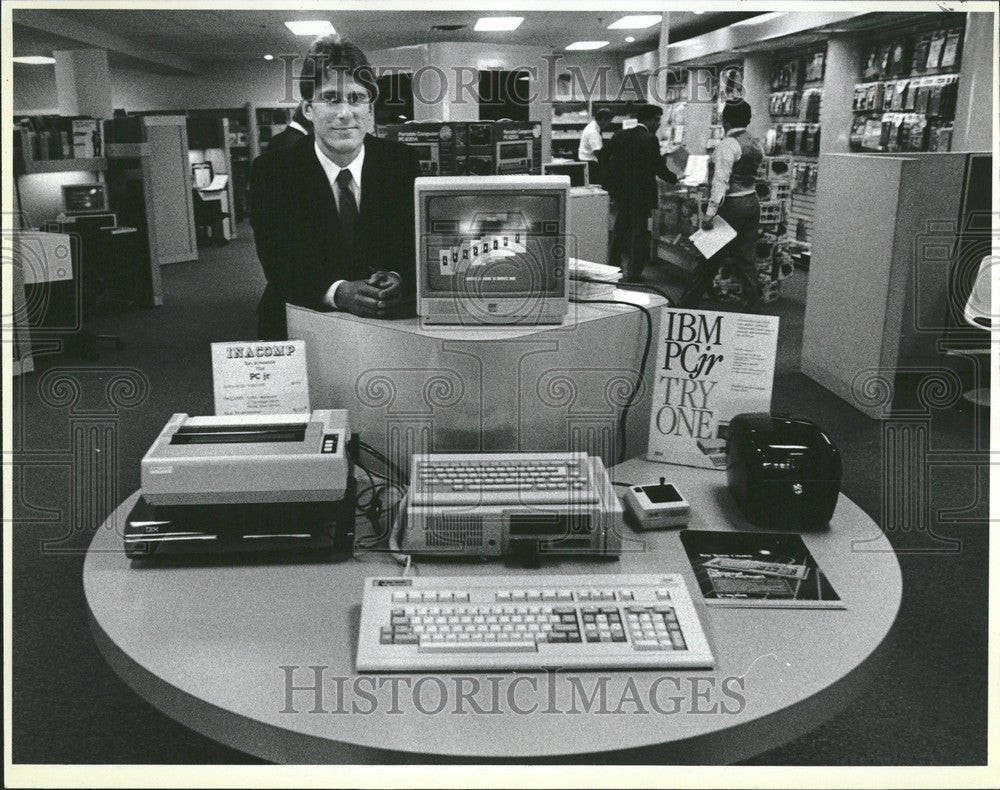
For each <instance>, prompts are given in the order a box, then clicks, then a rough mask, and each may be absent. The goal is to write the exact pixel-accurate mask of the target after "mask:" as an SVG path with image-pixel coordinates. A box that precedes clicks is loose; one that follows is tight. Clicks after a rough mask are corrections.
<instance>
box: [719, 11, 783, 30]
mask: <svg viewBox="0 0 1000 790" xmlns="http://www.w3.org/2000/svg"><path fill="white" fill-rule="evenodd" d="M779 16H782V12H781V11H772V12H771V13H770V14H760V15H759V16H752V17H750V18H749V19H741V20H740V21H739V22H733V24H732V25H731V27H736V26H737V25H759V24H760V23H761V22H768V21H770V20H772V19H777V18H778V17H779Z"/></svg>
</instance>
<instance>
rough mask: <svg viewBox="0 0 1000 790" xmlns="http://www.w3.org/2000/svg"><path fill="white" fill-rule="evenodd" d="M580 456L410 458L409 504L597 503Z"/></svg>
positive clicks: (587, 468) (594, 488)
mask: <svg viewBox="0 0 1000 790" xmlns="http://www.w3.org/2000/svg"><path fill="white" fill-rule="evenodd" d="M600 501H601V500H600V496H599V493H598V490H597V486H596V485H595V481H594V480H593V479H592V476H591V471H590V465H589V456H588V455H587V454H586V453H438V454H433V455H414V456H413V458H412V461H411V466H410V491H409V503H410V504H411V505H416V506H420V507H426V506H432V505H507V504H510V505H535V504H537V505H546V504H553V505H558V504H591V503H598V502H600Z"/></svg>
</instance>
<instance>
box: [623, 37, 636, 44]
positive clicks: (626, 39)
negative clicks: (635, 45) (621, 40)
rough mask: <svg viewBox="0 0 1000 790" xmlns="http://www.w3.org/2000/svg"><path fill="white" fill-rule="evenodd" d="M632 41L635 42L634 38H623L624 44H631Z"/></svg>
mask: <svg viewBox="0 0 1000 790" xmlns="http://www.w3.org/2000/svg"><path fill="white" fill-rule="evenodd" d="M633 41H635V36H625V43H626V44H631V43H632V42H633Z"/></svg>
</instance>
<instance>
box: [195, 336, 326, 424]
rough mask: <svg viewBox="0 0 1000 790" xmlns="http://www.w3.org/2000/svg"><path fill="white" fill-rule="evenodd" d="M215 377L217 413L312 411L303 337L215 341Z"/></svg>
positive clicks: (213, 358) (213, 359)
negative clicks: (268, 340) (273, 339)
mask: <svg viewBox="0 0 1000 790" xmlns="http://www.w3.org/2000/svg"><path fill="white" fill-rule="evenodd" d="M212 380H213V383H214V385H215V386H214V389H215V413H216V415H223V414H299V413H302V412H308V411H309V377H308V374H307V373H306V348H305V342H304V341H302V340H282V341H272V342H266V341H243V342H239V341H237V342H233V343H212Z"/></svg>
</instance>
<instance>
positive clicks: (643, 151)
mask: <svg viewBox="0 0 1000 790" xmlns="http://www.w3.org/2000/svg"><path fill="white" fill-rule="evenodd" d="M662 117H663V108H662V107H658V106H657V105H655V104H643V105H641V106H640V107H639V108H638V109H637V110H636V118H637V120H638V121H639V123H638V125H636V126H634V127H632V128H631V129H623V130H622V131H620V132H617V133H616V134H615V136H614V137H612V138H611V140H610V141H609V142H608V145H607V154H606V156H605V159H604V162H605V168H606V169H605V181H604V185H605V187H607V189H608V192H610V193H611V197H612V199H613V200H614V202H615V226H614V230H613V231H612V234H611V265H612V266H621V267H622V269H623V270H624V277H623V278H622V281H623V282H626V283H629V282H632V283H637V282H642V272H643V269H645V268H646V264H647V263H648V262H649V246H650V234H649V214H650V212H651V211H652V210H653V209H654V208H656V205H657V203H658V202H659V194H658V191H657V188H656V179H657V178H660V179H662V180H664V181H666V182H667V183H668V184H676V183H677V176H676V175H675V174H674V173H673V172H672V171H670V170H669V169H667V164H666V162H665V161H664V159H663V157H662V156H660V141H659V140H658V139H657V138H656V130H657V129H658V128H659V126H660V119H661V118H662Z"/></svg>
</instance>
